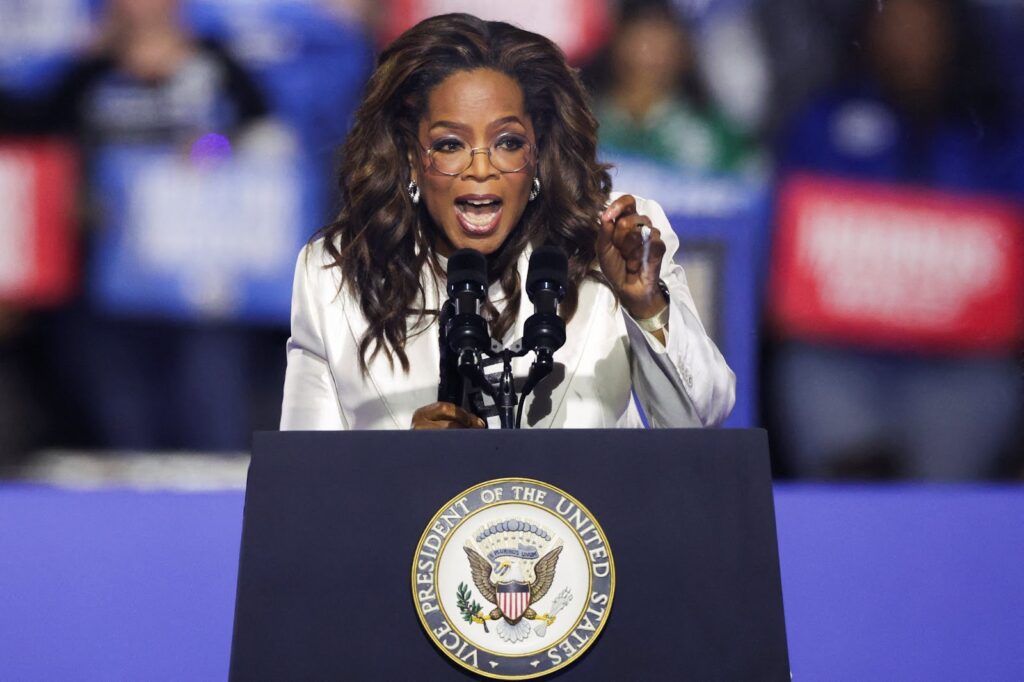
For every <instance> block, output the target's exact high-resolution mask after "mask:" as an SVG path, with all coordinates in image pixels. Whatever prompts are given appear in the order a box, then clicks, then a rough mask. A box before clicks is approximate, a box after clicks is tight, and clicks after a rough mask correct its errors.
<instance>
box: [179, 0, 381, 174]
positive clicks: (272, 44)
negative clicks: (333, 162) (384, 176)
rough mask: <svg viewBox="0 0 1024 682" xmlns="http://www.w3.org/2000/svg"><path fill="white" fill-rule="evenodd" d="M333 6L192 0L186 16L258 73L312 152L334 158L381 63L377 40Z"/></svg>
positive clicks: (279, 0)
mask: <svg viewBox="0 0 1024 682" xmlns="http://www.w3.org/2000/svg"><path fill="white" fill-rule="evenodd" d="M329 5H330V3H316V2H296V0H246V1H245V2H239V0H191V2H189V3H187V5H186V8H187V12H186V17H187V19H188V21H189V23H190V24H191V25H192V26H193V28H194V30H195V31H196V32H197V33H199V34H200V35H204V36H207V37H210V38H214V39H216V40H218V41H221V42H223V43H224V44H226V45H227V46H228V48H229V49H230V51H231V53H232V54H233V55H234V56H235V57H236V58H238V59H239V60H241V61H242V63H243V64H244V65H245V66H246V67H247V68H248V69H249V70H250V71H251V72H252V73H253V74H255V76H256V77H257V79H258V80H259V82H260V84H261V85H262V86H263V88H264V89H265V90H266V92H267V93H268V96H269V98H270V100H271V105H272V108H273V110H274V112H275V114H276V115H277V116H279V117H280V118H282V119H283V120H284V121H286V122H287V123H288V124H289V125H290V126H292V127H293V128H294V129H295V130H296V131H297V132H298V135H299V138H300V140H301V141H302V143H303V146H304V147H305V149H306V151H307V152H308V153H310V154H312V155H313V156H328V157H329V156H330V155H331V154H333V152H334V149H335V148H336V146H337V145H338V143H340V141H341V140H342V139H343V138H344V135H345V132H346V131H347V130H348V127H349V123H350V118H351V115H352V113H353V112H354V111H355V107H356V105H357V104H358V102H359V99H360V96H361V94H362V89H363V86H364V84H365V82H366V79H367V78H368V77H369V74H370V70H371V68H372V66H373V44H372V42H371V40H370V38H369V36H368V35H367V33H366V31H365V30H364V29H363V27H362V26H361V25H360V24H359V22H358V21H356V20H355V19H354V18H352V17H346V16H345V15H344V14H343V13H342V12H341V11H340V10H338V9H332V8H330V7H329Z"/></svg>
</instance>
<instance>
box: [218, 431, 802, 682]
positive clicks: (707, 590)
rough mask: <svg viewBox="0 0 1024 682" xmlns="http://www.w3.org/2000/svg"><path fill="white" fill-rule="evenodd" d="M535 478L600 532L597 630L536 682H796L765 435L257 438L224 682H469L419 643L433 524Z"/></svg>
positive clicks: (469, 433) (384, 434)
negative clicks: (472, 495) (608, 553)
mask: <svg viewBox="0 0 1024 682" xmlns="http://www.w3.org/2000/svg"><path fill="white" fill-rule="evenodd" d="M504 477H521V478H531V479H537V480H540V481H544V482H545V483H548V484H551V485H552V486H556V487H558V488H560V489H562V490H564V491H567V492H568V493H570V494H571V495H572V496H574V497H575V498H576V499H578V500H580V501H582V502H583V503H584V504H585V505H586V506H587V507H588V508H589V509H590V511H591V512H592V513H593V514H594V515H595V516H596V518H597V519H599V521H600V523H601V525H602V526H603V528H604V532H605V534H606V536H607V539H608V542H609V544H610V546H611V548H612V550H613V552H614V558H615V566H616V574H617V575H616V591H615V599H614V605H613V607H612V609H611V611H610V614H609V618H608V620H607V624H606V626H605V628H604V630H603V632H601V634H600V636H599V638H598V639H597V641H596V642H595V643H594V645H593V646H592V647H591V648H590V649H589V651H587V652H586V653H585V654H584V655H582V657H581V658H580V659H579V660H577V661H576V662H574V663H573V664H572V665H571V666H569V667H567V668H565V669H562V670H559V671H557V672H555V673H553V674H552V675H551V676H550V677H545V678H541V679H554V678H556V677H558V678H565V679H580V680H583V679H586V680H605V679H607V680H637V679H659V680H660V679H673V680H702V681H704V680H730V681H731V680H789V679H790V674H789V660H788V653H787V648H786V634H785V622H784V617H783V608H782V592H781V583H780V577H779V561H778V549H777V543H776V532H775V514H774V507H773V503H772V489H771V480H770V468H769V459H768V447H767V438H766V434H765V433H764V432H763V431H761V430H700V429H692V430H691V429H682V430H648V431H638V430H600V431H598V430H551V431H530V430H523V431H500V432H496V431H458V432H455V431H447V432H446V431H438V432H411V431H410V432H380V431H355V432H344V433H331V432H291V433H277V432H267V433H258V434H256V436H255V439H254V447H253V457H252V464H251V466H250V469H249V480H248V488H247V492H246V499H245V513H244V520H243V530H242V549H241V557H240V564H239V574H238V591H237V597H236V608H235V625H234V637H233V642H232V651H231V673H230V674H231V678H232V679H234V680H250V679H292V680H295V679H318V680H323V679H346V680H347V679H381V680H407V679H408V680H411V679H416V680H432V679H473V678H474V675H473V673H471V672H468V671H466V670H464V669H463V668H460V667H458V666H456V665H455V664H454V663H452V662H450V661H449V660H448V659H447V658H446V657H445V656H444V655H442V654H441V652H440V651H439V650H438V649H437V648H436V647H435V646H434V644H433V643H432V642H431V641H430V639H429V637H428V635H427V633H426V632H425V631H424V630H423V628H422V627H421V624H420V622H419V619H418V616H417V611H416V608H415V605H414V603H413V599H412V597H411V595H410V590H409V582H410V570H411V562H412V558H413V552H414V549H415V548H416V545H417V541H418V540H419V538H420V536H421V534H422V533H423V531H424V526H425V524H426V523H427V522H428V521H429V520H430V519H431V517H432V516H433V515H434V514H435V513H436V512H437V511H438V508H439V507H440V506H441V505H442V504H443V503H444V502H445V501H446V500H448V499H449V498H451V497H452V496H454V495H456V494H458V493H459V492H460V491H463V490H465V489H468V488H470V487H472V486H474V485H476V484H478V483H481V482H483V481H487V480H491V479H498V478H504Z"/></svg>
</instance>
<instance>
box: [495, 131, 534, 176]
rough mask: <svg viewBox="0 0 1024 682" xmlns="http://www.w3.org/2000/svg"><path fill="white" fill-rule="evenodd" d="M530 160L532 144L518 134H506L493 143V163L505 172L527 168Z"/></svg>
mask: <svg viewBox="0 0 1024 682" xmlns="http://www.w3.org/2000/svg"><path fill="white" fill-rule="evenodd" d="M529 162H530V144H529V143H528V142H527V141H526V140H525V139H524V138H522V137H519V136H518V135H505V136H504V137H500V138H498V139H497V140H495V141H494V144H492V145H491V163H493V164H494V167H495V168H497V169H498V170H500V171H502V172H504V173H514V172H516V171H521V170H523V169H524V168H526V164H528V163H529Z"/></svg>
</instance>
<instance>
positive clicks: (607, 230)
mask: <svg viewBox="0 0 1024 682" xmlns="http://www.w3.org/2000/svg"><path fill="white" fill-rule="evenodd" d="M634 213H636V197H634V196H633V195H632V194H623V195H622V196H621V197H619V198H618V199H616V200H615V201H613V202H612V203H610V204H608V207H607V208H605V209H604V212H602V213H601V235H602V236H603V237H604V238H605V239H609V240H610V239H611V237H612V234H613V233H614V231H615V224H616V222H617V221H618V219H619V218H620V217H621V216H624V215H631V214H634Z"/></svg>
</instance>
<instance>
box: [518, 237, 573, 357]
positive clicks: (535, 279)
mask: <svg viewBox="0 0 1024 682" xmlns="http://www.w3.org/2000/svg"><path fill="white" fill-rule="evenodd" d="M568 283H569V259H568V258H566V255H565V252H564V251H562V250H561V249H559V248H558V247H557V246H542V247H540V248H539V249H537V250H536V251H534V252H533V253H532V254H531V255H530V269H529V271H528V272H527V275H526V295H527V296H529V297H530V301H531V302H532V303H533V306H534V310H535V312H534V314H533V315H531V316H530V317H529V318H527V320H526V323H525V324H524V325H523V343H524V344H525V345H526V347H527V348H529V349H530V350H533V351H537V352H543V353H548V354H550V353H554V352H555V351H556V350H558V349H559V348H561V347H562V345H563V344H564V343H565V320H563V319H562V318H560V317H559V316H558V304H559V303H561V302H562V299H563V298H565V288H566V286H567V285H568Z"/></svg>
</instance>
